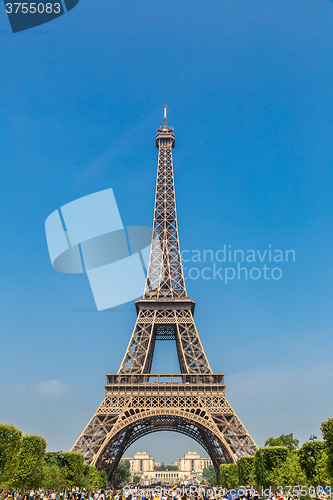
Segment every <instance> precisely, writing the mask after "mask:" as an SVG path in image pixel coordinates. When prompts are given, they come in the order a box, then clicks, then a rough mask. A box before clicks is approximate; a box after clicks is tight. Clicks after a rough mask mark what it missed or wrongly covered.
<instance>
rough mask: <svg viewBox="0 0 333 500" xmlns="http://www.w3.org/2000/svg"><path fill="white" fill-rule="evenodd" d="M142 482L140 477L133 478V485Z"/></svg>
mask: <svg viewBox="0 0 333 500" xmlns="http://www.w3.org/2000/svg"><path fill="white" fill-rule="evenodd" d="M139 482H140V477H139V476H133V483H135V484H139Z"/></svg>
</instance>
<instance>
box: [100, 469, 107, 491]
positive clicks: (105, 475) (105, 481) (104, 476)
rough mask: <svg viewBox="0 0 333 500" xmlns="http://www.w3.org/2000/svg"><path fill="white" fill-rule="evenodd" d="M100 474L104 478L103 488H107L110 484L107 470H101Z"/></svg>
mask: <svg viewBox="0 0 333 500" xmlns="http://www.w3.org/2000/svg"><path fill="white" fill-rule="evenodd" d="M100 475H101V478H102V488H103V490H105V489H106V488H107V485H108V476H107V473H106V472H105V470H101V471H100Z"/></svg>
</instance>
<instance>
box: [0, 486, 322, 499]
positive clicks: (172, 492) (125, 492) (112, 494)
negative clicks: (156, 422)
mask: <svg viewBox="0 0 333 500" xmlns="http://www.w3.org/2000/svg"><path fill="white" fill-rule="evenodd" d="M328 497H329V495H325V494H318V495H317V496H316V500H328ZM0 498H1V493H0ZM260 498H265V500H300V498H301V497H299V496H298V495H286V496H285V497H284V496H281V495H277V494H275V493H273V492H270V493H269V494H267V493H266V495H265V494H263V495H260V494H259V492H258V491H256V490H254V489H233V490H227V489H223V488H218V487H217V488H202V487H193V486H192V487H190V488H173V489H167V488H161V487H159V488H156V489H149V488H145V489H142V488H134V489H130V488H127V487H124V488H123V489H121V490H119V489H112V488H110V489H107V490H105V491H104V490H98V491H81V492H79V491H75V492H72V491H65V492H62V493H57V492H55V491H51V492H44V491H33V490H32V491H30V492H29V493H28V494H25V495H24V496H21V495H20V494H19V493H18V492H10V491H7V492H3V493H2V500H224V499H225V500H259V499H260Z"/></svg>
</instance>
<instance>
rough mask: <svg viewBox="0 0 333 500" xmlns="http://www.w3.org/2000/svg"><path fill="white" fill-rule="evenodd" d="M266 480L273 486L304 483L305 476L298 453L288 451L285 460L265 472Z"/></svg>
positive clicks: (305, 480) (305, 482) (305, 481)
mask: <svg viewBox="0 0 333 500" xmlns="http://www.w3.org/2000/svg"><path fill="white" fill-rule="evenodd" d="M266 478H267V481H268V483H269V484H270V485H274V486H298V485H304V486H305V485H306V484H307V478H306V475H305V473H304V471H303V470H302V468H301V465H300V463H299V457H298V453H297V452H296V451H293V452H291V453H289V455H288V456H287V458H286V461H285V462H280V464H279V466H278V467H275V468H273V469H272V470H270V471H267V473H266Z"/></svg>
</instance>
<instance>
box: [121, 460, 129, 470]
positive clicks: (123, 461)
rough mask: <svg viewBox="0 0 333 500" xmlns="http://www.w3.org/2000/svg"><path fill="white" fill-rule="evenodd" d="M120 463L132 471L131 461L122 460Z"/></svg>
mask: <svg viewBox="0 0 333 500" xmlns="http://www.w3.org/2000/svg"><path fill="white" fill-rule="evenodd" d="M120 463H121V464H123V465H124V467H126V469H127V470H130V468H131V464H130V461H129V460H120Z"/></svg>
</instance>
